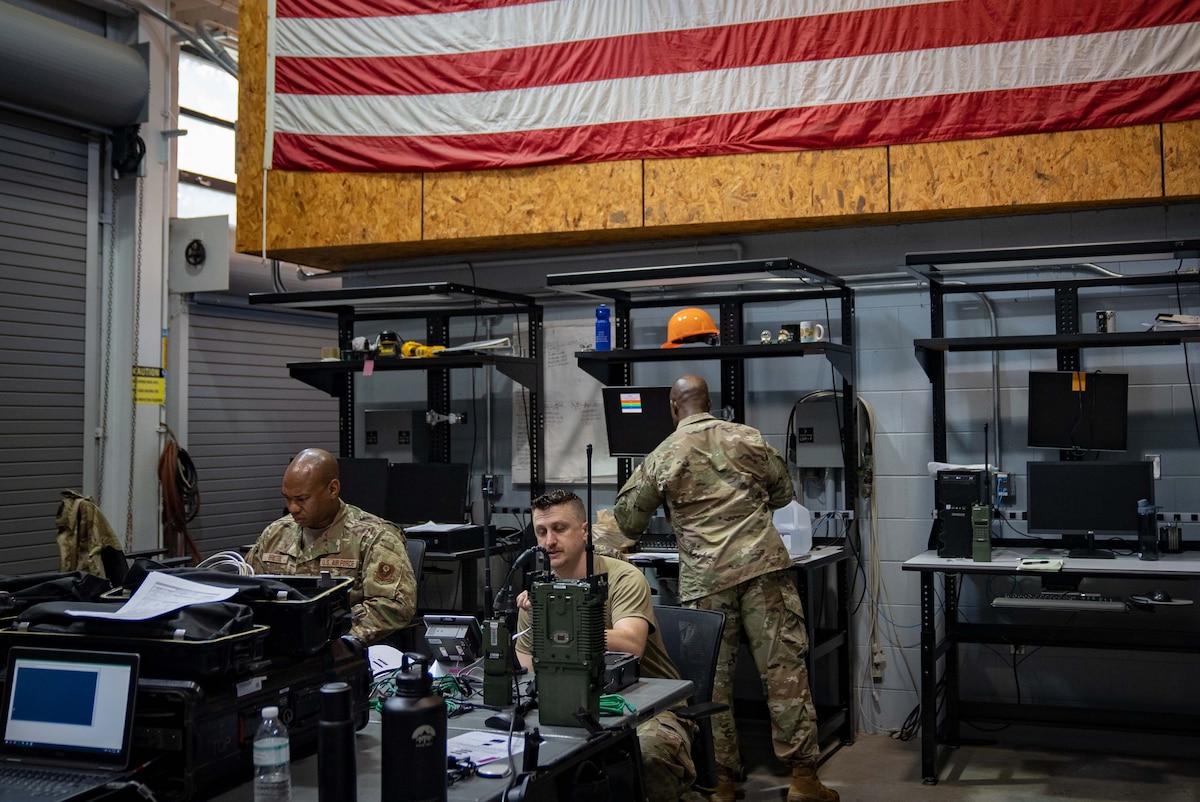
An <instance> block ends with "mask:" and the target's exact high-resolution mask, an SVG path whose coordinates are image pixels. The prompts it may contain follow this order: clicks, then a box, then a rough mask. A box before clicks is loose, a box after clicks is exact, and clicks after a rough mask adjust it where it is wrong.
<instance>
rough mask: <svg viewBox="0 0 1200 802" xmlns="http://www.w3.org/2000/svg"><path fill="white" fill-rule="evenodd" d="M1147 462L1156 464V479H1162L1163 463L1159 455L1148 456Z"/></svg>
mask: <svg viewBox="0 0 1200 802" xmlns="http://www.w3.org/2000/svg"><path fill="white" fill-rule="evenodd" d="M1146 462H1152V463H1154V478H1155V479H1161V478H1162V462H1160V460H1159V455H1158V454H1147V455H1146Z"/></svg>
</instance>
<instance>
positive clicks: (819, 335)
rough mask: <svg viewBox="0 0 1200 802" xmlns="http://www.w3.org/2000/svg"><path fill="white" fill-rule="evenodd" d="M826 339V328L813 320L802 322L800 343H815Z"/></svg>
mask: <svg viewBox="0 0 1200 802" xmlns="http://www.w3.org/2000/svg"><path fill="white" fill-rule="evenodd" d="M824 339H825V327H824V326H822V325H821V324H820V323H817V322H815V321H812V320H801V321H800V342H802V343H815V342H818V341H820V340H824Z"/></svg>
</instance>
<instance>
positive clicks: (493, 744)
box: [446, 731, 525, 766]
mask: <svg viewBox="0 0 1200 802" xmlns="http://www.w3.org/2000/svg"><path fill="white" fill-rule="evenodd" d="M508 742H509V739H508V733H500V732H499V731H497V732H479V731H475V732H464V733H463V734H462V735H455V736H454V737H453V738H451V739H450V740H448V741H446V754H447V755H448V756H449V757H454V758H458V759H459V760H462V759H463V758H464V757H469V758H471V760H473V761H475V765H476V766H482V765H483V764H484V763H494V762H495V761H497V760H508ZM524 751H525V736H524V734H522V733H514V734H513V738H512V753H513V754H514V755H519V754H521V753H522V752H524Z"/></svg>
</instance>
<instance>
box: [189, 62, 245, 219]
mask: <svg viewBox="0 0 1200 802" xmlns="http://www.w3.org/2000/svg"><path fill="white" fill-rule="evenodd" d="M237 92H238V87H237V79H236V78H234V77H233V76H231V75H230V74H229V73H227V72H225V71H224V70H222V69H221V68H220V67H218V66H217V65H215V64H213V63H212V62H210V61H208V60H206V59H204V58H203V57H201V56H198V55H195V54H194V53H190V52H188V51H187V50H184V51H183V52H181V53H180V55H179V127H180V128H182V129H185V130H186V131H187V135H186V136H181V137H179V140H178V143H179V149H178V154H179V190H178V194H177V197H176V201H177V204H178V206H177V211H176V215H177V216H178V217H211V216H214V215H221V214H227V215H229V219H230V221H231V222H232V221H233V220H234V219H235V214H236V211H237V201H236V196H235V194H234V193H235V188H236V182H237V172H236V157H235V152H234V142H235V132H236V125H237Z"/></svg>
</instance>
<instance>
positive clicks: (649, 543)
mask: <svg viewBox="0 0 1200 802" xmlns="http://www.w3.org/2000/svg"><path fill="white" fill-rule="evenodd" d="M638 551H644V552H646V553H648V554H674V553H675V552H676V551H678V548H677V547H676V544H675V535H674V534H669V535H651V534H645V535H642V537H641V539H639V540H638Z"/></svg>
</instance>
